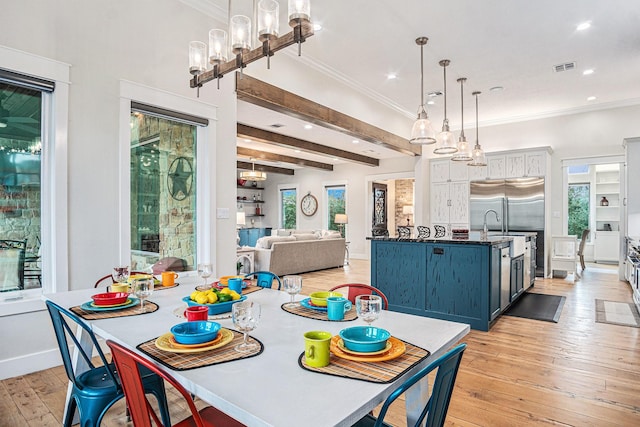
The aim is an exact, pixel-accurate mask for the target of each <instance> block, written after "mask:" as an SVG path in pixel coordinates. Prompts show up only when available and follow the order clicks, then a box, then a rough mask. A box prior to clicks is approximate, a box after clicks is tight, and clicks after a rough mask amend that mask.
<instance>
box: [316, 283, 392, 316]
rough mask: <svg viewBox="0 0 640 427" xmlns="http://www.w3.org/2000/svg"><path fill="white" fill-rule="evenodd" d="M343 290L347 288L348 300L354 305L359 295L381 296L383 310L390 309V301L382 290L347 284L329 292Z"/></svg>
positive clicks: (357, 284) (359, 284)
mask: <svg viewBox="0 0 640 427" xmlns="http://www.w3.org/2000/svg"><path fill="white" fill-rule="evenodd" d="M343 288H347V299H348V300H349V301H351V302H352V303H353V304H355V302H356V297H357V296H358V295H380V297H381V298H382V309H383V310H386V309H387V308H388V307H389V300H388V299H387V296H386V295H385V294H384V293H383V292H382V291H381V290H380V289H378V288H375V287H373V286H370V285H365V284H364V283H345V284H343V285H338V286H334V287H333V288H331V289H329V290H330V291H335V290H338V289H343Z"/></svg>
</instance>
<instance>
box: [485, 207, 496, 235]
mask: <svg viewBox="0 0 640 427" xmlns="http://www.w3.org/2000/svg"><path fill="white" fill-rule="evenodd" d="M489 212H493V213H494V214H496V221H500V217H499V216H498V212H496V211H494V210H493V209H489V210H487V211H486V212H485V213H484V226H483V227H482V230H483V231H484V235H485V236H486V235H487V232H488V231H489V228H488V227H487V214H488V213H489Z"/></svg>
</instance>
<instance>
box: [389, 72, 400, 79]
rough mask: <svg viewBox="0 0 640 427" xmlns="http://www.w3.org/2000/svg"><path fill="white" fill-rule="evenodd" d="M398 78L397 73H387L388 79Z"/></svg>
mask: <svg viewBox="0 0 640 427" xmlns="http://www.w3.org/2000/svg"><path fill="white" fill-rule="evenodd" d="M397 78H398V76H397V75H396V74H395V73H389V74H387V80H395V79H397Z"/></svg>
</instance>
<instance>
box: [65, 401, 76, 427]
mask: <svg viewBox="0 0 640 427" xmlns="http://www.w3.org/2000/svg"><path fill="white" fill-rule="evenodd" d="M77 406H78V404H77V402H76V399H75V397H73V396H71V397H70V398H69V402H68V403H67V411H66V416H65V418H64V420H63V425H64V427H71V426H72V424H73V416H74V415H75V413H76V408H77Z"/></svg>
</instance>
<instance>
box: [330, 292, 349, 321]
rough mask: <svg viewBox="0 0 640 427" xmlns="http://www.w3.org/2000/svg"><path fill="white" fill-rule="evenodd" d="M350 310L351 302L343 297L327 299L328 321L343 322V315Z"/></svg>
mask: <svg viewBox="0 0 640 427" xmlns="http://www.w3.org/2000/svg"><path fill="white" fill-rule="evenodd" d="M349 310H351V301H349V300H348V299H346V298H344V297H329V298H327V317H328V318H329V320H338V321H339V320H344V314H345V313H346V312H347V311H349Z"/></svg>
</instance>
